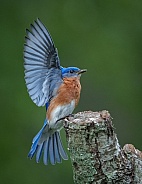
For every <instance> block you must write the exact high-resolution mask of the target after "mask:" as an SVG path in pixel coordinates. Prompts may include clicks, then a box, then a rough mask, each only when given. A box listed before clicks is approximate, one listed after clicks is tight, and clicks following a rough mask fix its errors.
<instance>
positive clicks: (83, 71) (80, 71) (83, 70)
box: [77, 69, 87, 75]
mask: <svg viewBox="0 0 142 184" xmlns="http://www.w3.org/2000/svg"><path fill="white" fill-rule="evenodd" d="M85 72H87V69H82V70H79V71H78V72H77V73H78V75H79V74H82V73H85Z"/></svg>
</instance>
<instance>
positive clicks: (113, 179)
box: [64, 110, 142, 184]
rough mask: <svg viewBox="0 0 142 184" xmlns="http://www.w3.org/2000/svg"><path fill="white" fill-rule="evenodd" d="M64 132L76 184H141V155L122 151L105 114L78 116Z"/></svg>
mask: <svg viewBox="0 0 142 184" xmlns="http://www.w3.org/2000/svg"><path fill="white" fill-rule="evenodd" d="M64 128H65V131H66V138H67V143H68V149H69V152H70V158H71V162H72V168H73V179H74V183H75V184H95V183H97V184H105V183H109V184H111V183H120V184H121V183H122V184H130V183H134V184H137V183H138V184H140V183H142V153H141V151H139V150H137V149H135V147H134V146H133V145H131V144H126V145H125V146H124V147H123V149H122V148H121V146H120V145H119V142H118V139H117V135H116V133H115V132H114V127H113V125H112V118H111V116H110V114H109V112H108V111H106V110H104V111H101V112H92V111H85V112H80V113H77V114H75V115H74V116H73V117H69V118H66V119H65V123H64Z"/></svg>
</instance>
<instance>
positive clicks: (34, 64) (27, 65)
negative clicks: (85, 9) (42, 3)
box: [23, 18, 87, 165]
mask: <svg viewBox="0 0 142 184" xmlns="http://www.w3.org/2000/svg"><path fill="white" fill-rule="evenodd" d="M23 55H24V78H25V83H26V87H27V91H28V93H29V96H30V98H31V99H32V101H33V102H34V103H35V104H36V105H37V106H45V108H46V117H45V121H44V124H43V126H42V128H41V130H40V131H39V132H38V133H37V134H36V135H35V137H34V138H33V140H32V145H31V148H30V151H29V153H28V157H29V158H30V159H32V158H33V157H34V155H35V157H36V158H35V159H36V162H37V163H39V162H40V160H41V158H42V159H43V163H44V164H45V165H48V164H49V163H50V164H52V165H55V164H56V163H61V162H62V160H67V159H68V155H67V153H66V151H65V150H64V148H63V144H62V141H61V137H60V130H61V129H62V128H63V119H64V118H66V117H68V116H70V115H71V114H72V112H73V110H74V109H75V107H76V106H77V104H78V102H79V99H80V91H81V84H80V76H81V74H83V73H85V72H86V71H87V70H86V69H80V68H78V67H62V66H61V65H60V59H59V55H58V51H57V48H56V47H55V44H54V42H53V39H52V37H51V35H50V33H49V31H48V29H47V28H46V27H45V26H44V24H43V23H42V22H41V20H40V19H39V18H37V19H36V20H35V21H34V22H33V24H31V25H30V29H26V36H25V43H24V54H23Z"/></svg>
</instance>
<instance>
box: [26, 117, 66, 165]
mask: <svg viewBox="0 0 142 184" xmlns="http://www.w3.org/2000/svg"><path fill="white" fill-rule="evenodd" d="M46 122H47V120H46ZM46 125H47V124H45V122H44V125H43V127H42V129H41V130H40V131H39V132H38V133H37V135H36V136H35V137H34V138H33V142H32V143H33V144H32V146H31V149H30V152H29V154H28V157H29V158H30V159H32V158H33V156H34V155H35V154H36V162H37V163H38V162H39V161H40V158H41V156H42V153H43V163H44V164H45V165H47V164H48V160H50V163H51V164H52V165H55V164H56V163H61V162H62V159H61V158H63V159H64V160H67V159H68V156H67V154H66V152H65V151H64V148H63V145H62V142H61V138H60V132H58V131H56V132H55V133H53V134H52V135H50V132H49V131H50V130H49V131H48V126H46ZM49 135H50V136H49Z"/></svg>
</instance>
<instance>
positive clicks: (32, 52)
mask: <svg viewBox="0 0 142 184" xmlns="http://www.w3.org/2000/svg"><path fill="white" fill-rule="evenodd" d="M26 32H27V36H26V37H25V40H26V43H25V45H24V61H25V62H24V68H25V81H26V85H27V89H28V93H29V95H30V97H31V99H32V100H33V102H34V103H35V104H36V105H37V106H44V105H45V104H46V103H48V102H49V101H50V99H51V98H52V97H53V96H55V95H56V92H57V90H58V88H59V86H60V85H61V83H62V74H61V69H60V60H59V57H58V52H57V49H56V48H55V46H54V43H53V40H52V38H51V36H50V34H49V32H48V30H47V29H46V28H45V26H44V25H43V24H42V23H41V21H40V20H39V19H37V21H35V22H34V24H33V25H31V31H29V30H26Z"/></svg>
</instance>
